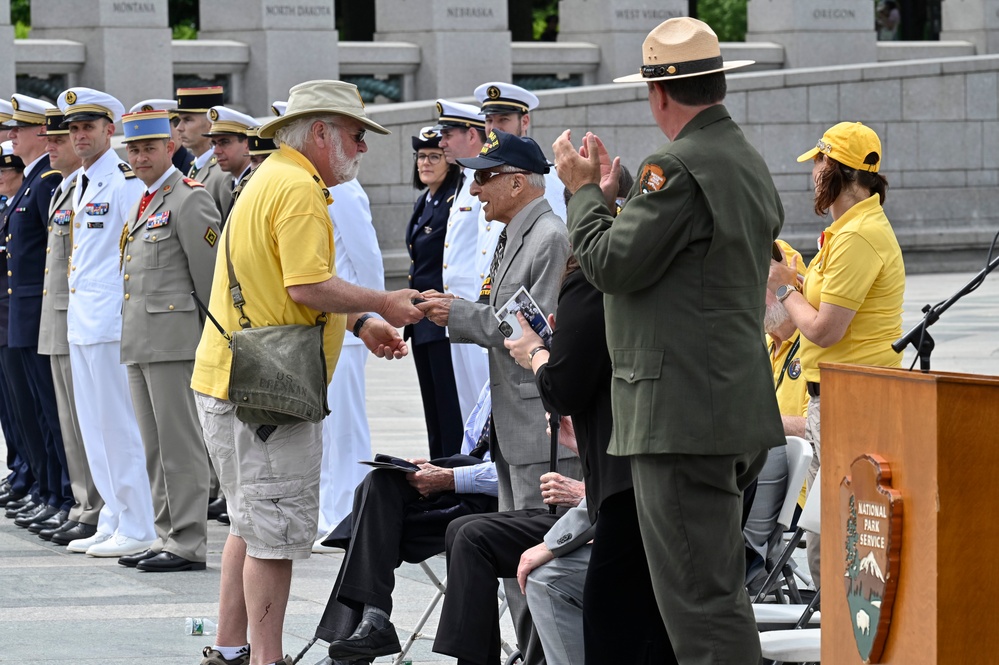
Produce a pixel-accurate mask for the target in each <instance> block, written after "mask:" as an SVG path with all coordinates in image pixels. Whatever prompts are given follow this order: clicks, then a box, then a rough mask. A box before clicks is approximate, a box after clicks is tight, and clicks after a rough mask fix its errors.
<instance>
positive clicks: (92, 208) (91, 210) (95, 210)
mask: <svg viewBox="0 0 999 665" xmlns="http://www.w3.org/2000/svg"><path fill="white" fill-rule="evenodd" d="M110 209H111V204H110V203H88V204H87V207H85V208H84V209H83V212H84V214H87V215H90V216H91V217H100V216H101V215H106V214H108V210H110ZM101 226H103V224H102V225H101ZM87 228H91V226H90V225H89V224H88V225H87Z"/></svg>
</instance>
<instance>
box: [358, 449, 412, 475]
mask: <svg viewBox="0 0 999 665" xmlns="http://www.w3.org/2000/svg"><path fill="white" fill-rule="evenodd" d="M358 463H359V464H367V465H368V466H371V467H374V468H376V469H391V470H393V471H403V472H405V473H412V472H414V471H419V470H420V467H418V466H416V465H415V464H413V463H412V462H408V461H406V460H404V459H402V458H401V457H393V456H392V455H382V454H381V453H378V454H376V455H375V459H373V460H363V459H362V460H358Z"/></svg>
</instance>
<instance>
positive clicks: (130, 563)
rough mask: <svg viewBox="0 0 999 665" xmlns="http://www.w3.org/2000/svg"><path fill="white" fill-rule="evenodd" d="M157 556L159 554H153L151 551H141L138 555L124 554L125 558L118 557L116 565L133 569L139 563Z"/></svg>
mask: <svg viewBox="0 0 999 665" xmlns="http://www.w3.org/2000/svg"><path fill="white" fill-rule="evenodd" d="M157 554H159V552H154V551H153V550H142V551H141V552H139V553H138V554H126V555H125V556H122V557H118V563H119V564H120V565H122V566H125V567H126V568H135V566H136V565H137V564H138V563H139V562H140V561H144V560H146V559H152V558H153V557H154V556H156V555H157Z"/></svg>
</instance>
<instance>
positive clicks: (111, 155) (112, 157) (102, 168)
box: [83, 147, 118, 180]
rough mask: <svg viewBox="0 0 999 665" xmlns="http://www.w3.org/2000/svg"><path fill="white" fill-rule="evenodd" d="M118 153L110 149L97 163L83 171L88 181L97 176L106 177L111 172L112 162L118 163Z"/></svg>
mask: <svg viewBox="0 0 999 665" xmlns="http://www.w3.org/2000/svg"><path fill="white" fill-rule="evenodd" d="M117 161H118V153H116V152H115V151H114V150H112V149H111V148H110V147H108V149H107V150H105V151H104V152H103V153H101V156H100V157H98V158H97V161H96V162H94V163H93V164H91V165H90V168H89V169H84V170H83V175H85V176H87V179H89V180H92V179H93V178H94V177H95V176H100V175H104V174H105V173H106V172H108V171H110V170H111V166H110V164H111V163H112V162H115V163H117Z"/></svg>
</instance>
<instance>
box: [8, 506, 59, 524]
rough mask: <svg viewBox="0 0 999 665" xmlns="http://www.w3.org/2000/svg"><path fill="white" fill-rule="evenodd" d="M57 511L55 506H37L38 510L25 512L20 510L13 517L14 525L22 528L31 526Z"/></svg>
mask: <svg viewBox="0 0 999 665" xmlns="http://www.w3.org/2000/svg"><path fill="white" fill-rule="evenodd" d="M58 512H59V509H58V508H56V507H55V506H39V507H38V510H33V511H30V512H27V513H25V512H21V513H20V514H18V516H17V517H15V518H14V525H15V526H19V527H21V528H22V529H24V528H27V527H29V526H31V525H32V524H34V523H35V522H44V521H45V520H47V519H48V518H50V517H52V516H53V515H55V514H56V513H58Z"/></svg>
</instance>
